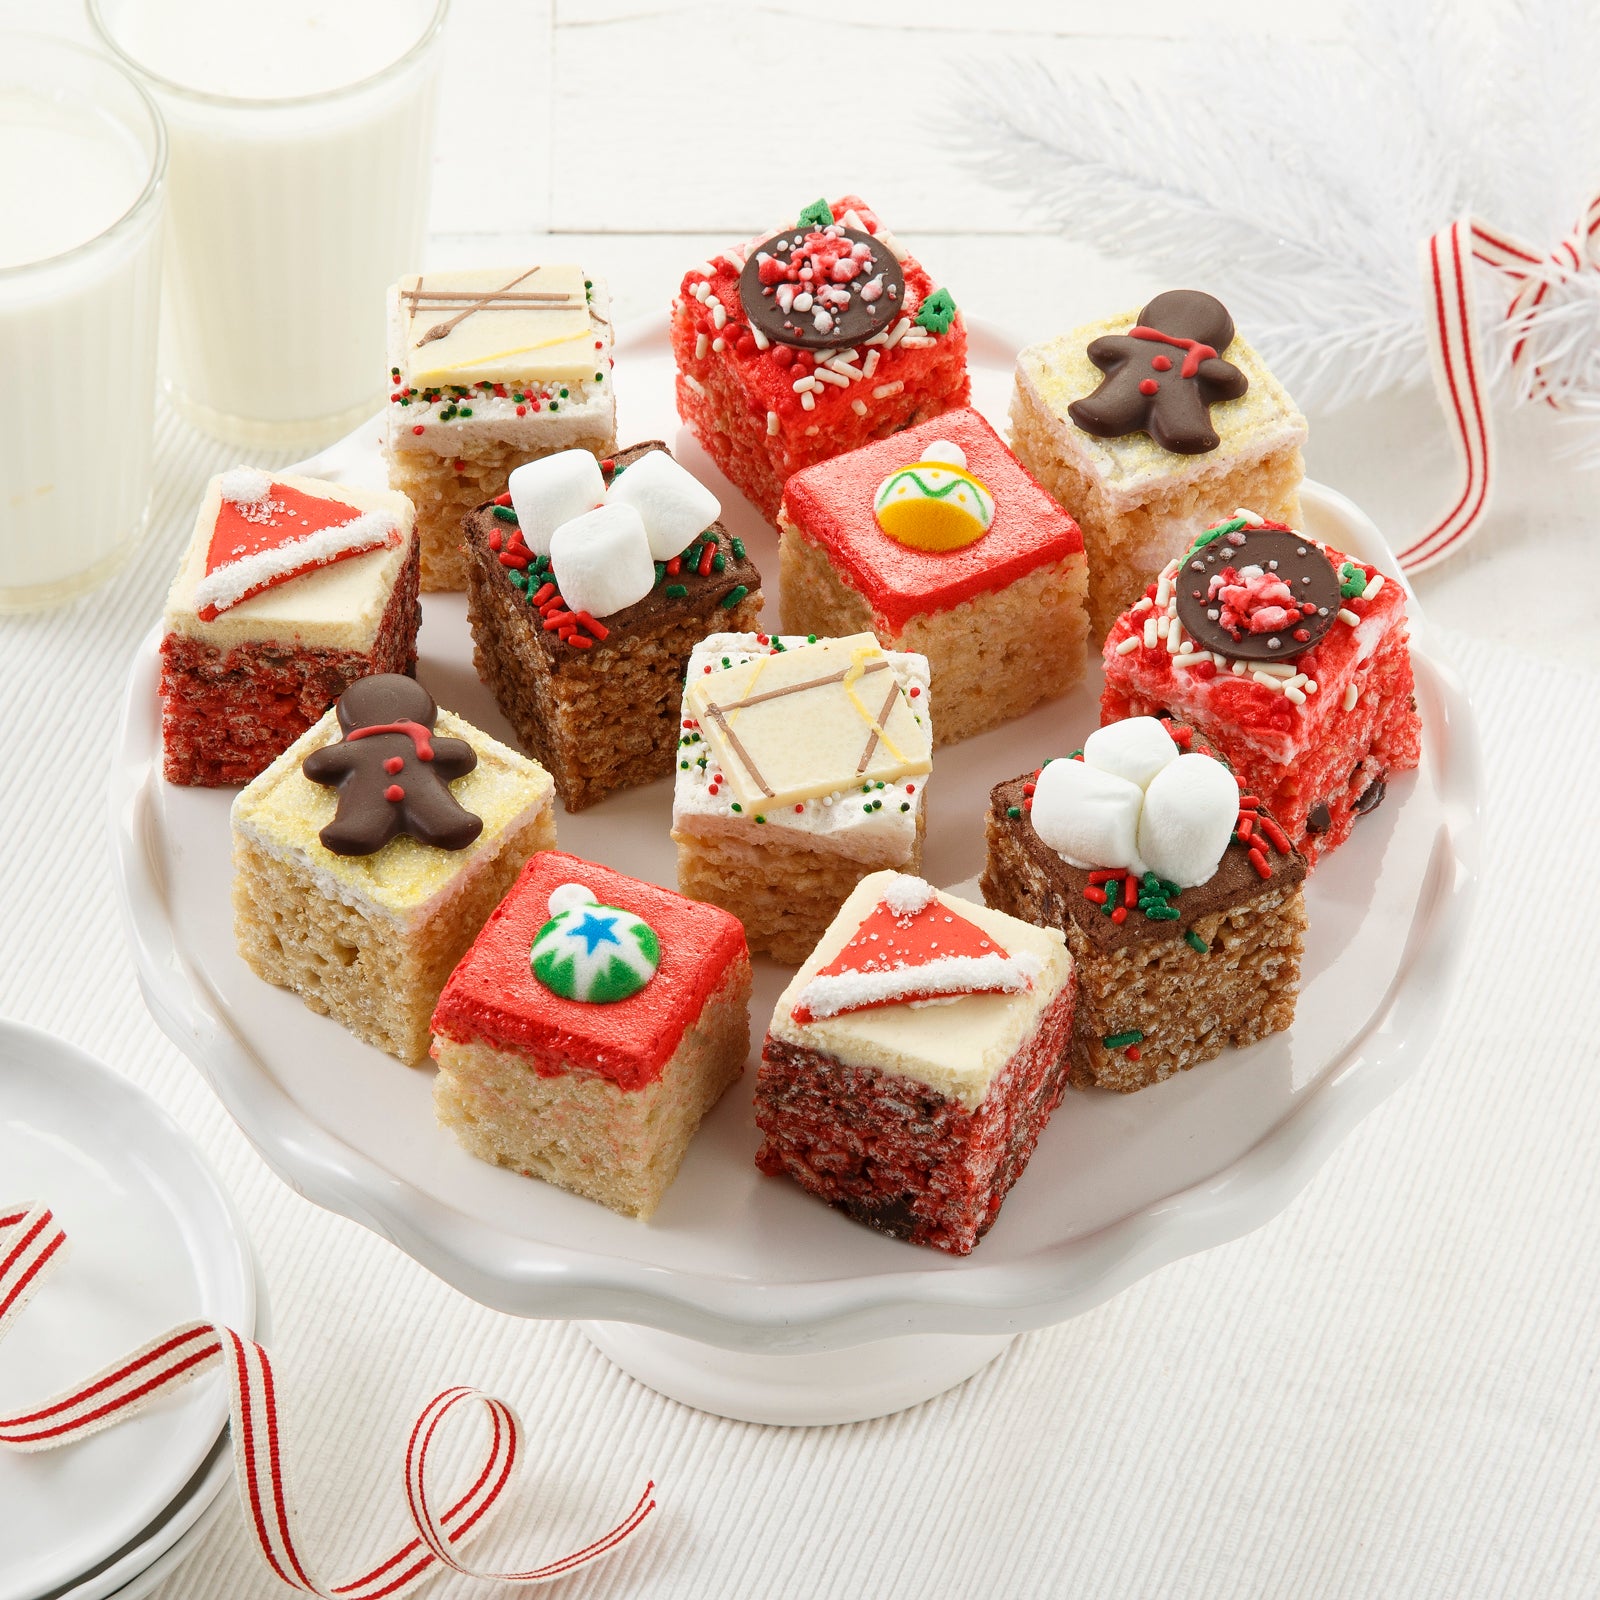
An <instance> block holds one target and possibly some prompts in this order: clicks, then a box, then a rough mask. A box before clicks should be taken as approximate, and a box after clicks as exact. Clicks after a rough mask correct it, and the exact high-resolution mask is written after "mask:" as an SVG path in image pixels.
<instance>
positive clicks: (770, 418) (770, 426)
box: [767, 411, 781, 437]
mask: <svg viewBox="0 0 1600 1600" xmlns="http://www.w3.org/2000/svg"><path fill="white" fill-rule="evenodd" d="M780 426H781V424H780V423H779V421H778V413H777V412H776V411H769V412H768V413H767V434H768V437H770V436H771V435H773V434H775V433H776V432H777V431H778V429H779V427H780Z"/></svg>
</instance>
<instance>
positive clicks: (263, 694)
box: [161, 467, 422, 786]
mask: <svg viewBox="0 0 1600 1600" xmlns="http://www.w3.org/2000/svg"><path fill="white" fill-rule="evenodd" d="M421 620H422V612H421V609H420V607H419V606H418V604H417V536H416V531H415V518H414V517H413V516H412V513H411V504H410V502H409V501H408V500H407V499H406V498H405V497H404V496H403V495H398V494H388V493H385V492H384V491H382V490H373V489H355V488H349V487H346V486H344V485H342V484H331V483H325V482H323V481H322V480H321V479H319V478H292V477H282V476H274V475H273V474H271V473H267V472H257V471H255V470H254V469H252V468H249V467H236V468H235V469H234V470H233V471H232V472H225V473H223V474H222V475H221V476H220V477H217V478H213V479H212V480H211V482H210V484H209V485H208V486H207V488H206V493H205V497H204V499H202V500H201V502H200V510H199V513H198V515H197V516H196V518H195V529H194V534H193V536H192V537H191V539H190V541H189V548H188V551H187V552H186V554H185V555H184V558H183V561H182V564H181V565H180V566H179V568H178V575H177V577H176V578H175V579H174V580H173V584H172V589H171V592H170V593H169V594H168V596H167V609H166V619H165V625H164V626H165V637H164V638H163V639H162V641H161V734H162V770H163V772H164V773H165V775H166V777H167V780H168V782H170V783H186V784H206V785H211V786H220V785H224V784H236V783H248V782H249V781H250V780H251V779H252V778H253V777H255V776H256V774H257V773H259V772H261V771H262V770H263V768H265V767H266V766H267V765H268V764H269V763H270V762H272V761H273V760H274V759H275V758H276V757H277V756H279V755H280V754H282V752H283V751H285V750H286V749H288V747H289V746H290V745H291V744H293V743H294V741H295V740H296V739H298V738H299V737H300V735H301V734H302V733H304V732H305V731H306V729H307V728H309V727H310V726H311V725H312V723H314V722H315V721H316V720H317V719H318V718H319V717H320V716H321V715H322V714H323V712H324V711H326V710H327V709H328V707H329V706H331V705H332V704H333V702H334V701H335V700H337V699H338V698H339V696H340V694H341V693H342V692H343V691H344V688H345V686H346V685H347V684H349V683H352V682H354V681H355V679H357V678H363V677H367V676H369V675H370V674H372V673H379V672H411V671H413V670H414V669H415V667H416V664H417V627H418V625H419V623H420V622H421Z"/></svg>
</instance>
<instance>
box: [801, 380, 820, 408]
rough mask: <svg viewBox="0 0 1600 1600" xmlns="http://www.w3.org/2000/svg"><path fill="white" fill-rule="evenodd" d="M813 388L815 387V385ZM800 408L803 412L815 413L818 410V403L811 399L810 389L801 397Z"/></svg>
mask: <svg viewBox="0 0 1600 1600" xmlns="http://www.w3.org/2000/svg"><path fill="white" fill-rule="evenodd" d="M813 387H815V385H813ZM800 407H801V409H802V410H803V411H815V410H816V409H817V402H816V401H815V400H813V399H812V398H811V390H810V389H807V390H806V392H805V393H804V394H802V395H801V396H800Z"/></svg>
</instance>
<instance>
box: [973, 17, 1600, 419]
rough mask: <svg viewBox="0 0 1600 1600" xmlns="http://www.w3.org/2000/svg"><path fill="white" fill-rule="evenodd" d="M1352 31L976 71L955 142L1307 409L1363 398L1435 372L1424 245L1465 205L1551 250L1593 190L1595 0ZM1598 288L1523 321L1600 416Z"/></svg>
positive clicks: (1552, 302)
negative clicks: (1233, 330)
mask: <svg viewBox="0 0 1600 1600" xmlns="http://www.w3.org/2000/svg"><path fill="white" fill-rule="evenodd" d="M1349 32H1350V37H1351V39H1352V41H1353V42H1352V43H1351V44H1350V45H1348V46H1329V45H1327V44H1326V43H1318V44H1311V43H1307V42H1305V41H1300V40H1231V41H1229V40H1221V41H1216V42H1214V43H1213V45H1212V46H1211V47H1210V48H1208V50H1207V51H1206V57H1205V65H1204V66H1203V67H1199V66H1197V65H1196V61H1195V58H1194V56H1193V55H1192V54H1191V53H1189V52H1176V51H1175V52H1169V53H1163V52H1159V51H1156V50H1152V51H1151V52H1148V53H1147V54H1146V55H1145V56H1144V57H1143V58H1142V59H1141V63H1140V70H1139V71H1138V73H1137V74H1135V73H1134V72H1132V71H1131V70H1130V71H1129V72H1128V73H1127V74H1126V75H1120V76H1117V77H1110V76H1107V75H1105V74H1102V73H1095V72H1087V71H1086V72H1073V73H1068V74H1064V75H1059V76H1058V75H1055V74H1052V73H1050V72H1049V71H1047V70H1046V69H1045V68H1043V67H1042V66H1040V65H1038V64H1036V63H1032V62H1014V63H1010V64H1003V65H1000V66H997V67H993V68H991V69H990V70H988V71H987V72H986V74H985V75H984V77H983V78H982V79H980V80H979V86H978V87H977V89H976V90H974V89H973V87H972V84H973V80H972V79H971V78H970V77H969V78H968V79H967V80H966V85H967V87H966V91H965V93H964V95H963V97H962V102H961V110H960V111H959V112H958V113H956V114H955V115H954V116H953V117H952V118H951V119H950V120H949V121H947V122H946V124H945V135H946V139H947V142H948V143H949V144H950V145H951V146H952V148H953V150H954V153H955V154H956V155H957V157H958V159H961V160H962V161H963V162H964V163H965V164H967V165H969V166H970V167H972V168H973V169H975V170H976V171H977V172H978V173H979V174H981V175H982V176H984V177H985V178H987V179H988V180H989V181H991V182H993V183H995V184H997V185H999V186H1001V187H1004V188H1009V189H1013V190H1015V191H1017V192H1018V193H1019V194H1021V195H1023V196H1024V197H1025V202H1026V204H1027V206H1028V208H1029V209H1030V210H1031V211H1033V212H1034V213H1035V214H1037V215H1039V216H1042V217H1044V218H1047V219H1048V220H1049V221H1051V222H1052V223H1053V224H1054V225H1055V226H1056V227H1058V228H1059V229H1060V230H1061V231H1062V232H1064V233H1066V234H1067V235H1069V236H1070V237H1072V238H1074V239H1078V240H1081V241H1083V242H1085V243H1088V244H1092V245H1094V246H1095V247H1097V248H1098V249H1100V250H1102V251H1105V252H1108V253H1114V254H1119V255H1125V256H1127V257H1128V258H1129V259H1132V260H1137V261H1139V262H1140V263H1141V264H1142V265H1144V266H1146V267H1149V268H1152V269H1155V270H1157V271H1159V272H1160V273H1162V274H1163V275H1165V276H1167V277H1168V278H1169V279H1170V281H1172V282H1173V283H1174V284H1177V283H1182V284H1185V285H1190V286H1193V287H1197V288H1209V289H1212V290H1214V291H1215V292H1216V293H1217V294H1218V295H1219V296H1220V297H1221V298H1222V299H1224V300H1225V301H1226V302H1227V304H1228V305H1229V307H1230V308H1231V309H1232V310H1233V311H1234V312H1235V315H1236V318H1237V320H1238V321H1239V323H1240V325H1241V326H1242V327H1245V328H1247V329H1248V330H1249V335H1250V338H1251V341H1252V342H1253V343H1255V344H1257V345H1258V346H1259V347H1260V348H1261V349H1262V350H1263V352H1264V353H1265V354H1266V355H1267V357H1268V359H1269V360H1270V361H1271V362H1272V364H1273V366H1274V367H1275V368H1276V369H1277V370H1278V371H1279V372H1280V374H1281V375H1282V376H1283V377H1284V379H1285V380H1286V381H1287V382H1288V383H1289V384H1290V386H1291V387H1292V388H1293V389H1294V390H1295V392H1296V394H1297V395H1298V396H1299V397H1300V398H1301V400H1302V401H1303V403H1305V404H1307V405H1311V406H1321V407H1331V406H1336V405H1340V404H1343V403H1345V402H1348V401H1351V400H1357V399H1362V398H1367V397H1370V396H1372V395H1375V394H1378V393H1380V392H1382V391H1383V390H1385V389H1388V388H1390V387H1393V386H1395V385H1400V384H1407V383H1419V382H1422V381H1424V380H1426V378H1427V377H1428V373H1429V368H1428V356H1427V332H1426V326H1425V323H1424V320H1423V319H1424V315H1425V311H1426V303H1425V298H1424V293H1423V285H1422V281H1421V278H1420V275H1419V271H1418V250H1419V247H1420V245H1421V243H1422V241H1423V240H1425V239H1426V238H1428V237H1429V236H1430V235H1431V234H1433V233H1434V232H1435V231H1436V230H1437V229H1439V228H1441V227H1444V226H1445V225H1446V224H1448V223H1449V222H1451V221H1452V220H1454V219H1455V218H1456V217H1458V216H1461V215H1462V214H1464V213H1466V212H1468V211H1473V210H1476V211H1478V212H1480V213H1481V214H1483V215H1484V216H1486V217H1488V218H1490V219H1492V220H1493V221H1495V222H1496V223H1498V224H1499V225H1500V226H1501V227H1503V228H1506V229H1508V230H1511V231H1513V232H1521V233H1525V234H1527V235H1528V236H1529V237H1531V239H1533V240H1536V241H1538V243H1539V248H1540V250H1541V251H1543V250H1544V249H1547V248H1549V247H1550V246H1552V245H1553V244H1554V243H1555V242H1556V240H1557V239H1559V238H1560V236H1561V235H1562V234H1563V233H1564V232H1565V231H1566V230H1567V229H1568V228H1570V227H1571V225H1572V220H1573V217H1574V215H1575V214H1576V212H1577V211H1578V209H1580V208H1581V207H1582V205H1583V204H1584V201H1585V199H1586V198H1587V196H1588V194H1589V193H1591V192H1592V191H1593V189H1594V187H1595V186H1596V185H1597V184H1600V97H1597V96H1596V95H1595V94H1594V90H1593V84H1594V82H1595V78H1596V68H1597V64H1600V29H1596V27H1595V24H1594V18H1593V14H1592V9H1591V6H1590V4H1588V3H1587V0H1550V3H1549V4H1541V5H1539V6H1538V7H1537V8H1534V7H1533V6H1528V5H1522V4H1505V5H1502V6H1500V7H1499V8H1498V9H1495V10H1493V11H1490V12H1488V13H1485V14H1482V15H1481V16H1479V17H1478V18H1477V19H1476V21H1475V23H1474V22H1472V21H1471V19H1466V18H1463V16H1462V14H1461V11H1460V9H1459V8H1455V7H1451V6H1448V5H1423V4H1417V5H1413V4H1402V5H1395V4H1393V3H1392V0H1391V3H1389V4H1379V3H1376V0H1361V3H1360V4H1358V5H1356V6H1355V7H1353V8H1352V11H1351V13H1350V18H1349ZM1597 291H1600V274H1597V273H1590V274H1588V275H1586V277H1585V278H1582V279H1567V280H1565V281H1563V283H1562V284H1561V285H1560V288H1559V292H1557V291H1555V290H1552V293H1551V295H1550V296H1549V297H1548V303H1547V304H1546V305H1545V306H1543V307H1542V308H1541V310H1540V313H1539V314H1538V316H1537V317H1535V318H1534V319H1532V324H1533V325H1531V326H1526V327H1523V328H1522V329H1520V330H1516V331H1520V333H1522V334H1524V335H1529V336H1531V337H1532V338H1533V339H1534V340H1536V341H1537V345H1538V349H1539V351H1540V352H1541V356H1540V359H1541V362H1542V364H1543V365H1544V366H1545V369H1546V376H1547V378H1551V377H1554V378H1555V380H1556V381H1557V382H1558V383H1559V385H1560V386H1561V387H1562V388H1563V390H1564V392H1566V393H1567V394H1568V395H1569V404H1570V406H1571V408H1572V409H1573V410H1574V412H1575V414H1576V415H1577V416H1579V417H1582V416H1584V415H1585V414H1588V415H1591V416H1593V415H1600V339H1597V337H1596V336H1597V335H1600V292H1597ZM1488 299H1489V302H1490V304H1491V305H1492V307H1493V317H1494V321H1495V322H1496V323H1497V324H1498V323H1499V322H1500V318H1499V314H1498V313H1499V311H1500V310H1501V309H1503V306H1504V301H1505V296H1504V295H1503V294H1502V295H1499V297H1498V299H1496V296H1495V295H1494V294H1493V293H1491V294H1490V295H1489V297H1488ZM1513 342H1514V332H1512V331H1510V330H1506V329H1505V328H1503V327H1502V328H1501V329H1500V331H1499V333H1498V334H1497V338H1496V345H1495V347H1496V349H1497V350H1498V351H1499V352H1500V354H1501V357H1502V359H1501V361H1500V362H1499V366H1500V369H1501V372H1502V377H1503V375H1504V371H1505V367H1506V362H1505V360H1504V356H1505V354H1506V353H1507V352H1508V351H1509V349H1510V348H1511V345H1512V343H1513Z"/></svg>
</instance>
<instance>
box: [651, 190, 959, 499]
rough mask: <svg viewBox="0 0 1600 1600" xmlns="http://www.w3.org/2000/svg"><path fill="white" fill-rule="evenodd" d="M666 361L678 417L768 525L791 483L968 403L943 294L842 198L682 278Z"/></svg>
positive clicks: (860, 209)
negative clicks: (816, 466)
mask: <svg viewBox="0 0 1600 1600" xmlns="http://www.w3.org/2000/svg"><path fill="white" fill-rule="evenodd" d="M672 352H673V356H674V358H675V359H676V361H677V365H678V415H679V416H681V417H682V418H683V420H684V421H685V422H687V423H688V424H689V426H690V427H691V428H692V429H693V430H694V434H695V437H696V438H697V439H698V440H699V441H700V443H701V444H702V445H703V446H704V447H705V449H706V450H707V452H708V453H709V454H710V456H711V458H712V460H713V461H715V462H716V464H717V465H718V466H719V467H720V468H721V469H722V471H723V472H724V473H725V474H726V475H727V476H728V478H729V479H730V480H731V481H732V482H733V483H734V484H736V485H737V486H738V487H739V488H740V489H742V490H743V491H744V493H745V494H746V495H747V496H748V497H749V499H750V501H751V502H752V503H753V504H754V505H755V506H756V507H757V508H758V509H759V510H760V512H761V514H762V515H763V516H764V517H766V518H767V519H768V520H769V521H771V520H772V519H773V518H775V517H776V516H777V514H778V502H779V501H780V500H781V499H782V498H783V484H784V480H785V479H786V478H787V477H788V476H789V475H790V474H791V473H795V472H798V471H799V470H800V469H801V468H802V467H809V466H811V465H812V464H813V463H815V462H818V461H826V460H827V459H828V458H829V457H830V456H836V455H840V454H842V453H843V452H844V451H846V450H854V449H856V448H857V447H858V446H860V445H863V444H866V443H868V442H869V441H870V440H873V439H881V438H883V437H884V436H885V435H887V434H891V433H895V432H897V431H898V430H899V429H901V428H908V427H910V426H911V424H912V423H914V422H920V421H922V420H923V419H924V418H926V417H935V416H938V415H939V414H940V413H941V412H945V411H949V410H950V409H951V408H952V407H954V406H961V405H965V404H966V403H967V399H968V396H969V394H970V392H971V385H970V384H969V382H968V381H967V331H966V327H965V325H964V324H963V323H962V320H961V315H960V313H959V312H958V311H957V310H956V305H955V301H954V300H953V299H952V298H951V296H950V292H949V291H948V290H947V289H942V288H938V287H937V286H936V285H935V283H934V280H933V279H932V278H931V277H930V276H929V275H928V273H927V272H926V271H925V270H924V268H923V267H922V265H921V263H920V262H918V261H916V260H914V259H913V258H912V257H911V256H910V255H909V254H907V252H906V250H905V247H904V246H903V245H902V244H901V243H900V242H899V240H897V239H896V238H895V237H894V236H893V234H891V233H890V232H889V230H888V229H887V228H885V227H884V225H883V224H882V222H880V221H879V219H878V216H877V214H876V213H875V212H874V211H872V210H870V209H869V208H868V206H867V204H866V202H865V201H864V200H862V199H860V198H859V197H857V196H856V195H846V196H844V198H843V199H840V200H836V201H834V202H833V203H832V204H831V205H830V204H829V203H828V202H827V201H825V200H817V201H815V202H813V203H812V204H811V205H809V206H807V207H806V208H805V210H804V211H802V212H801V213H800V215H799V217H798V218H797V219H796V220H794V221H793V222H786V223H784V224H782V225H781V226H780V227H778V228H776V229H774V230H772V231H769V232H767V233H764V234H758V235H757V236H756V237H755V238H754V239H751V240H748V241H747V242H746V243H744V244H741V245H736V246H734V247H733V248H731V249H729V250H726V251H724V252H723V253H722V254H721V255H719V256H715V257H713V258H712V260H710V261H708V262H704V263H702V264H701V265H700V266H698V267H693V268H691V269H690V270H689V271H688V272H687V273H686V274H685V275H684V279H683V285H682V287H681V288H680V290H679V291H678V298H677V299H676V300H675V301H674V302H673V305H672Z"/></svg>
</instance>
